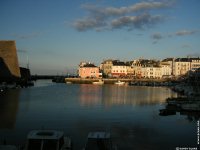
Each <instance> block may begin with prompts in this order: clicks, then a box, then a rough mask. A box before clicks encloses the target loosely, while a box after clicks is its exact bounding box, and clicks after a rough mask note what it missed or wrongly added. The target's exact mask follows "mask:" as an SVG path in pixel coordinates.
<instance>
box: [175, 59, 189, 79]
mask: <svg viewBox="0 0 200 150" xmlns="http://www.w3.org/2000/svg"><path fill="white" fill-rule="evenodd" d="M190 64H191V63H190V58H177V59H175V60H174V62H173V74H174V75H175V76H181V75H186V74H187V73H188V72H189V71H190V70H191V67H190Z"/></svg>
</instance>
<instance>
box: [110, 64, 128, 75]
mask: <svg viewBox="0 0 200 150" xmlns="http://www.w3.org/2000/svg"><path fill="white" fill-rule="evenodd" d="M111 74H112V77H123V76H126V75H127V65H126V64H125V63H124V62H122V61H113V65H112V69H111Z"/></svg>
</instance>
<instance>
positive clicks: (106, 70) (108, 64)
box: [100, 59, 113, 77]
mask: <svg viewBox="0 0 200 150" xmlns="http://www.w3.org/2000/svg"><path fill="white" fill-rule="evenodd" d="M112 66H113V60H112V59H108V60H104V61H103V62H102V63H101V65H100V70H101V71H102V73H103V76H105V77H111V76H112V75H111V70H112Z"/></svg>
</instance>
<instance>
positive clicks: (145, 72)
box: [142, 67, 162, 79]
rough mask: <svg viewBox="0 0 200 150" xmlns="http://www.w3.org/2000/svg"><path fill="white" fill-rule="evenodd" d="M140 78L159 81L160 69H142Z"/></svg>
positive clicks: (160, 76)
mask: <svg viewBox="0 0 200 150" xmlns="http://www.w3.org/2000/svg"><path fill="white" fill-rule="evenodd" d="M142 77H143V78H149V79H160V78H162V68H161V67H142Z"/></svg>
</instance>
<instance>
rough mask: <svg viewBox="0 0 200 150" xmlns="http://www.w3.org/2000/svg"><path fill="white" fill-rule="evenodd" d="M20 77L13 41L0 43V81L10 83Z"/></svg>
mask: <svg viewBox="0 0 200 150" xmlns="http://www.w3.org/2000/svg"><path fill="white" fill-rule="evenodd" d="M20 76H21V75H20V69H19V63H18V57H17V51H16V44H15V41H0V80H1V81H12V80H14V79H17V78H20Z"/></svg>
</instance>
